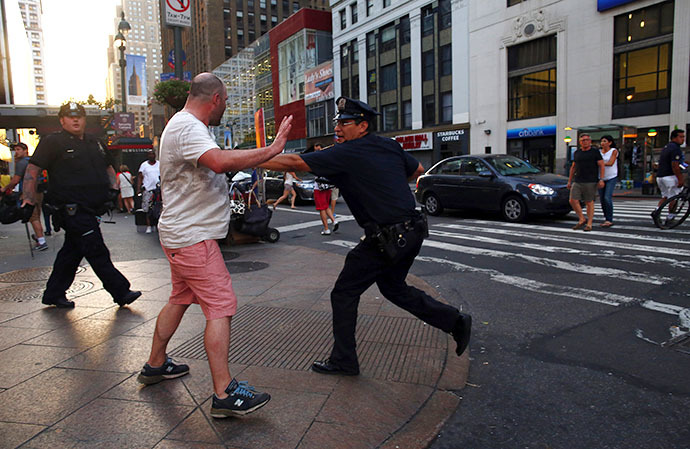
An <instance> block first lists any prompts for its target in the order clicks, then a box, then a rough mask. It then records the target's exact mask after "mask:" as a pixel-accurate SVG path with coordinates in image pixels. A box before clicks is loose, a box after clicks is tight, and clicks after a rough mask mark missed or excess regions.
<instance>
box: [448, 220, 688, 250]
mask: <svg viewBox="0 0 690 449" xmlns="http://www.w3.org/2000/svg"><path fill="white" fill-rule="evenodd" d="M434 227H440V228H445V229H457V230H461V231H472V232H483V233H488V234H499V235H509V236H515V237H524V238H528V239H533V240H558V241H561V242H562V241H563V237H562V236H559V235H553V234H535V233H533V232H524V231H515V230H512V229H511V230H506V229H498V228H492V227H477V226H468V225H462V224H453V223H442V224H437V225H434ZM477 237H478V236H477V235H476V234H472V236H471V238H477ZM567 242H568V243H571V244H578V245H586V246H585V248H586V247H587V246H603V247H606V248H608V249H610V250H615V249H617V248H615V247H613V246H612V245H611V242H610V241H606V240H596V239H587V238H578V237H570V236H569V237H568V240H567ZM539 246H541V245H539ZM546 248H547V249H544V251H548V252H558V251H549V249H548V248H556V249H558V250H562V252H573V250H572V249H570V248H562V247H546ZM620 249H624V250H626V251H643V252H650V253H655V254H658V253H661V252H663V251H664V250H668V251H669V252H672V253H673V255H674V256H685V257H690V250H681V249H678V248H661V247H658V246H649V245H638V244H631V243H627V244H626V245H625V246H624V247H622V248H620Z"/></svg>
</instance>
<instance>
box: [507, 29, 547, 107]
mask: <svg viewBox="0 0 690 449" xmlns="http://www.w3.org/2000/svg"><path fill="white" fill-rule="evenodd" d="M550 115H556V36H555V35H554V36H548V37H544V38H541V39H535V40H532V41H529V42H525V43H524V44H520V45H515V46H513V47H509V48H508V120H520V119H526V118H532V117H544V116H550Z"/></svg>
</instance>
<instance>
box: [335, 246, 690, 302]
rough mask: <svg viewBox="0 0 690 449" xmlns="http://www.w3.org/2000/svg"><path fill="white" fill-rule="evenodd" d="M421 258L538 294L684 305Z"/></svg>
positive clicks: (595, 299) (443, 260)
mask: <svg viewBox="0 0 690 449" xmlns="http://www.w3.org/2000/svg"><path fill="white" fill-rule="evenodd" d="M325 243H326V244H328V245H335V246H340V247H343V248H354V247H355V246H356V243H354V242H349V241H346V240H330V241H328V242H325ZM417 260H420V261H423V262H430V263H438V264H442V265H449V266H451V267H452V268H453V269H454V270H456V271H460V272H470V273H481V274H486V275H488V276H489V277H490V278H491V280H493V281H496V282H500V283H502V284H506V285H509V286H511V287H515V288H520V289H523V290H528V291H533V292H535V293H540V294H546V295H556V296H565V297H570V298H575V299H583V300H585V301H590V302H597V303H600V304H606V305H610V306H619V305H621V304H640V305H642V306H643V307H646V308H648V309H650V310H655V311H657V312H663V313H667V314H671V315H677V314H678V313H680V311H681V310H683V308H682V307H679V306H674V305H670V304H663V303H658V302H655V301H645V300H642V299H640V298H634V297H630V296H624V295H618V294H616V293H608V292H602V291H597V290H591V289H586V288H580V287H568V286H564V285H553V284H547V283H544V282H540V281H535V280H532V279H527V278H524V277H520V276H512V275H506V274H503V273H501V272H500V271H497V270H493V269H490V268H479V267H472V266H470V265H465V264H462V263H459V262H454V261H452V260H447V259H440V258H438V257H429V256H418V257H417Z"/></svg>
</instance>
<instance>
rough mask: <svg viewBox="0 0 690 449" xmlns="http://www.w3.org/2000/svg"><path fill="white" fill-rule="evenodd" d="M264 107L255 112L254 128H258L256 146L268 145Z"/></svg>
mask: <svg viewBox="0 0 690 449" xmlns="http://www.w3.org/2000/svg"><path fill="white" fill-rule="evenodd" d="M264 125H265V123H264V108H261V109H259V110H258V111H256V112H255V113H254V129H255V130H256V147H257V148H263V147H265V146H266V129H265V127H264Z"/></svg>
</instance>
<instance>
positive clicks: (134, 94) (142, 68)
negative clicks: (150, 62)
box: [125, 55, 146, 106]
mask: <svg viewBox="0 0 690 449" xmlns="http://www.w3.org/2000/svg"><path fill="white" fill-rule="evenodd" d="M125 59H126V60H127V69H126V71H125V83H126V86H125V87H126V88H127V104H132V105H139V106H145V105H146V56H139V55H125Z"/></svg>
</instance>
